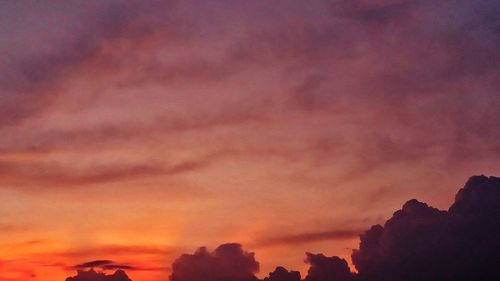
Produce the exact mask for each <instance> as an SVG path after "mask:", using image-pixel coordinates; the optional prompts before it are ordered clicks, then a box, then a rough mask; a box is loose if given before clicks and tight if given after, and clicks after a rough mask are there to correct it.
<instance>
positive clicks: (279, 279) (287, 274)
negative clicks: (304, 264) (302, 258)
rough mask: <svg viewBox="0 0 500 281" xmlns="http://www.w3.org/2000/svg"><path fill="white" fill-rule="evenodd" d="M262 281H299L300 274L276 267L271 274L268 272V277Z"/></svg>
mask: <svg viewBox="0 0 500 281" xmlns="http://www.w3.org/2000/svg"><path fill="white" fill-rule="evenodd" d="M264 281H300V272H298V271H288V270H287V269H286V268H284V267H282V266H278V267H276V269H275V270H274V271H273V272H269V276H268V277H265V278H264Z"/></svg>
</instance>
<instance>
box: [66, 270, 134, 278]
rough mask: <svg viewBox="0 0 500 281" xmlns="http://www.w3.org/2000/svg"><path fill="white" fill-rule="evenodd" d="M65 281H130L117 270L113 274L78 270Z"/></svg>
mask: <svg viewBox="0 0 500 281" xmlns="http://www.w3.org/2000/svg"><path fill="white" fill-rule="evenodd" d="M66 281H132V280H131V279H130V278H128V276H127V274H126V273H125V271H123V270H117V271H116V272H115V273H113V274H110V275H108V274H106V273H103V272H96V271H94V270H93V269H90V270H89V271H84V270H78V274H77V275H76V276H73V277H68V278H66Z"/></svg>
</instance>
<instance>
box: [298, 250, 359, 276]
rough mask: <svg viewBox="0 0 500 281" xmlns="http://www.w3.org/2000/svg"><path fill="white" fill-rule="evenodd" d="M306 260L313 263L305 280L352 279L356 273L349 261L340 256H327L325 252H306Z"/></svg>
mask: <svg viewBox="0 0 500 281" xmlns="http://www.w3.org/2000/svg"><path fill="white" fill-rule="evenodd" d="M306 255H307V258H306V261H307V262H308V263H309V264H310V265H311V267H310V268H309V270H308V271H307V276H306V278H305V279H304V280H305V281H350V280H354V277H355V276H354V274H353V273H352V272H351V270H350V269H349V266H348V265H347V261H346V260H345V259H341V258H339V257H335V256H334V257H326V256H325V255H323V254H311V253H306Z"/></svg>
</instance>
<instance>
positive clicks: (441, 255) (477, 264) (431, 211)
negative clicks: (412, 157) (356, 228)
mask: <svg viewBox="0 0 500 281" xmlns="http://www.w3.org/2000/svg"><path fill="white" fill-rule="evenodd" d="M499 237H500V178H495V177H489V178H488V177H485V176H475V177H472V178H470V179H469V181H468V182H467V183H466V185H465V187H464V188H463V189H461V190H460V191H459V192H458V195H457V196H456V200H455V203H454V204H453V205H452V206H451V207H450V209H449V211H447V212H446V211H440V210H437V209H435V208H432V207H430V206H428V205H427V204H424V203H421V202H418V201H417V200H410V201H408V202H406V204H404V206H403V208H402V209H401V210H399V211H397V212H395V213H394V215H393V217H392V218H391V219H389V220H388V221H387V222H386V223H385V224H384V226H381V225H376V226H373V227H372V228H371V229H370V230H368V231H367V232H366V233H365V234H364V235H362V236H361V243H360V249H359V250H355V251H354V252H353V255H352V259H353V263H354V264H355V265H356V268H357V269H358V271H359V277H360V279H361V280H372V281H378V280H380V281H382V280H384V281H392V280H394V281H396V280H406V281H413V280H415V281H417V280H455V281H458V280H464V281H465V280H484V281H488V280H491V281H493V280H499V278H500V269H499V268H498V266H497V265H496V264H497V262H498V261H499V260H500V239H499Z"/></svg>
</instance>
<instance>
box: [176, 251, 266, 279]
mask: <svg viewBox="0 0 500 281" xmlns="http://www.w3.org/2000/svg"><path fill="white" fill-rule="evenodd" d="M258 271H259V263H258V262H257V261H256V260H255V257H254V253H250V252H245V251H243V249H242V246H241V245H240V244H234V243H231V244H223V245H220V246H219V247H217V248H216V249H215V250H214V251H213V252H209V251H208V250H207V249H206V248H205V247H202V248H199V249H198V250H197V251H196V252H195V253H194V254H184V255H182V256H180V257H179V258H178V259H177V260H175V261H174V263H173V264H172V275H171V276H170V280H171V281H252V280H257V277H255V275H254V274H255V273H257V272H258Z"/></svg>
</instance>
